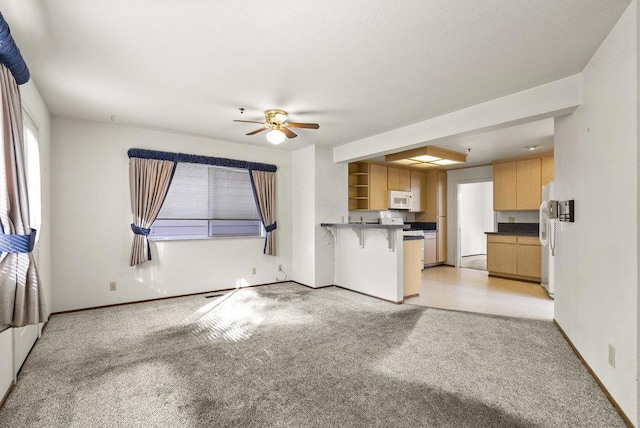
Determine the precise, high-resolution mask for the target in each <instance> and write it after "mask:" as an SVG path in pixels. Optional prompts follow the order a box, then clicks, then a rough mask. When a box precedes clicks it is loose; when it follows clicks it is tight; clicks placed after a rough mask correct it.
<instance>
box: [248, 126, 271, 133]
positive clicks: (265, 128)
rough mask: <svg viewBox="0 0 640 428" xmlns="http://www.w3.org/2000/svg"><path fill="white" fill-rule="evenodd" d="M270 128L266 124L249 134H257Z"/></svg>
mask: <svg viewBox="0 0 640 428" xmlns="http://www.w3.org/2000/svg"><path fill="white" fill-rule="evenodd" d="M270 128H271V127H270V126H265V127H263V128H260V129H256V130H255V131H253V132H249V133H248V134H247V135H254V134H257V133H258V132H262V131H265V130H267V129H270Z"/></svg>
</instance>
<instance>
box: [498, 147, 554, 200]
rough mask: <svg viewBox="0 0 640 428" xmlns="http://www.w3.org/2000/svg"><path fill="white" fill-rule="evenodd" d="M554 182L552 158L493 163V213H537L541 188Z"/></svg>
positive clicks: (546, 155) (545, 156)
mask: <svg viewBox="0 0 640 428" xmlns="http://www.w3.org/2000/svg"><path fill="white" fill-rule="evenodd" d="M551 180H553V156H549V155H548V154H543V155H541V156H538V157H527V158H523V159H514V160H513V161H508V162H496V163H494V164H493V209H494V211H516V210H538V208H540V203H541V202H542V200H541V199H542V192H541V191H542V186H543V185H544V184H547V183H548V182H549V181H551Z"/></svg>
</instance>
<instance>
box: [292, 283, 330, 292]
mask: <svg viewBox="0 0 640 428" xmlns="http://www.w3.org/2000/svg"><path fill="white" fill-rule="evenodd" d="M288 282H293V283H294V284H298V285H302V286H303V287H307V288H310V289H312V290H320V289H321V288H329V287H335V285H333V284H329V285H323V286H322V287H312V286H310V285H307V284H303V283H301V282H298V281H288Z"/></svg>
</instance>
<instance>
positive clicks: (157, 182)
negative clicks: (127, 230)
mask: <svg viewBox="0 0 640 428" xmlns="http://www.w3.org/2000/svg"><path fill="white" fill-rule="evenodd" d="M174 169H175V162H171V161H164V160H157V159H141V158H130V159H129V189H130V191H131V213H132V214H133V224H132V225H131V230H132V231H133V233H134V235H133V245H132V246H131V257H130V258H129V265H131V266H135V265H137V264H140V263H142V262H145V261H147V260H151V249H150V247H149V240H148V239H147V235H149V232H150V228H151V225H152V224H153V222H154V221H155V219H156V217H158V213H159V212H160V208H161V207H162V203H163V202H164V199H165V197H166V196H167V192H168V191H169V185H170V184H171V177H173V171H174Z"/></svg>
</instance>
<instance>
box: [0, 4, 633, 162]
mask: <svg viewBox="0 0 640 428" xmlns="http://www.w3.org/2000/svg"><path fill="white" fill-rule="evenodd" d="M628 4H629V0H483V1H474V2H471V1H468V0H431V1H424V0H406V1H403V2H397V1H392V0H377V1H371V0H349V1H344V0H323V1H311V0H270V1H264V0H254V1H244V2H241V1H232V0H218V1H211V0H190V1H178V0H109V1H105V0H92V1H87V0H64V1H63V0H57V1H53V0H50V1H49V0H0V11H1V12H2V14H3V15H4V17H5V19H6V20H7V21H8V22H9V25H10V27H11V31H12V33H13V35H14V38H15V39H16V41H17V43H18V45H19V47H20V49H21V51H22V52H23V54H24V56H25V59H26V61H27V64H28V65H29V68H30V69H31V72H32V76H33V78H34V81H35V82H36V85H37V86H38V88H39V90H40V92H41V94H42V95H43V97H44V99H45V102H46V103H47V105H48V107H49V108H50V111H51V113H52V114H55V115H64V116H72V117H78V118H84V119H89V120H97V121H102V122H109V121H110V120H111V117H112V115H115V123H120V124H125V125H134V126H142V127H150V128H157V129H166V130H171V131H174V132H179V133H185V134H194V135H202V136H207V137H211V138H214V139H219V140H224V141H231V142H237V143H245V144H258V145H267V144H268V143H266V139H265V134H264V133H262V134H258V135H254V136H245V135H244V134H245V133H247V132H249V131H252V130H254V129H256V128H257V127H258V126H257V125H256V126H253V125H252V124H241V123H233V122H232V120H233V119H245V120H261V119H262V118H263V116H262V112H263V111H264V110H266V109H269V108H281V109H284V110H287V111H288V112H289V115H290V120H291V121H301V122H317V123H319V124H320V129H319V130H309V129H301V130H299V132H298V134H299V136H298V138H296V139H293V140H288V141H286V142H285V143H283V144H282V145H281V146H279V147H281V148H283V149H285V150H296V149H299V148H302V147H305V146H307V145H310V144H321V145H328V146H335V145H340V144H345V143H349V142H352V141H355V140H359V139H362V138H365V137H368V136H371V135H375V134H378V133H381V132H384V131H388V130H391V129H395V128H398V127H401V126H405V125H408V124H412V123H416V122H419V121H422V120H425V119H429V118H432V117H435V116H438V115H441V114H444V113H447V112H451V111H454V110H458V109H460V108H464V107H467V106H470V105H473V104H477V103H479V102H484V101H487V100H490V99H493V98H497V97H500V96H504V95H507V94H510V93H514V92H517V91H520V90H523V89H527V88H531V87H534V86H537V85H540V84H543V83H547V82H550V81H554V80H557V79H560V78H563V77H566V76H570V75H573V74H576V73H579V72H580V71H582V69H583V68H584V66H585V65H586V64H587V62H588V61H589V59H590V58H591V56H592V55H593V53H594V52H595V50H596V49H597V48H598V46H599V45H600V43H601V42H602V41H603V40H604V38H605V36H606V35H607V34H608V33H609V31H610V30H611V28H612V27H613V25H614V24H615V22H616V21H617V20H618V18H619V17H620V15H621V14H622V12H623V11H624V9H625V8H626V7H627V5H628ZM239 107H244V108H246V111H245V113H244V114H243V115H240V113H239V111H238V108H239ZM548 123H549V122H547V125H541V124H532V125H520V126H519V127H516V130H515V131H508V130H502V131H497V134H495V135H494V134H493V133H485V134H481V135H480V136H477V137H475V139H470V137H466V138H463V139H455V140H447V141H442V142H441V143H442V144H440V146H442V147H447V148H452V149H460V148H462V149H463V150H466V148H467V147H472V151H471V155H470V162H471V161H472V159H474V158H475V157H478V158H480V157H483V156H489V155H488V154H487V153H488V152H490V151H491V150H495V149H496V148H497V150H499V151H504V150H507V149H508V146H509V144H511V145H512V146H513V147H514V148H515V147H516V146H517V147H522V146H524V145H526V144H528V143H526V142H525V140H526V141H529V140H535V139H548V138H547V137H548V135H546V134H545V132H546V130H548V127H549V125H548ZM543 128H544V129H545V131H544V132H543V131H542V129H543ZM552 128H553V124H552V123H551V132H552V131H553V129H552ZM527 130H529V131H531V132H532V134H531V135H529V134H527V132H525V131H527ZM542 134H545V135H542ZM491 135H494V137H496V136H497V137H496V138H489V137H488V136H491ZM516 136H517V137H518V138H522V139H523V140H522V141H516V140H517V138H516ZM541 141H542V140H541ZM545 141H547V140H545ZM544 144H546V142H545V143H544ZM491 156H495V154H492V155H491ZM503 157H508V156H503Z"/></svg>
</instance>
